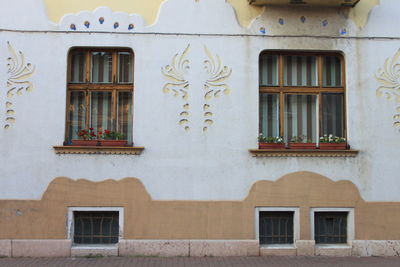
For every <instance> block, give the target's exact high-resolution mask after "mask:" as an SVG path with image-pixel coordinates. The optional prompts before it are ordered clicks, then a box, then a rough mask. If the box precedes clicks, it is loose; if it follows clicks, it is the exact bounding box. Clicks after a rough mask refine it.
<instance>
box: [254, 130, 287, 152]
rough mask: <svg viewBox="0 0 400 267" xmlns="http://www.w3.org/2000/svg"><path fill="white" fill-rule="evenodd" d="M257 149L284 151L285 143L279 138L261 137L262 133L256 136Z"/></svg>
mask: <svg viewBox="0 0 400 267" xmlns="http://www.w3.org/2000/svg"><path fill="white" fill-rule="evenodd" d="M258 148H259V149H284V148H285V143H284V142H283V138H282V137H281V136H277V137H273V136H263V134H262V133H260V135H259V136H258Z"/></svg>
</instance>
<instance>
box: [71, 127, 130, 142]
mask: <svg viewBox="0 0 400 267" xmlns="http://www.w3.org/2000/svg"><path fill="white" fill-rule="evenodd" d="M77 134H78V138H79V139H72V145H75V146H126V144H127V143H128V141H127V140H124V139H123V137H124V135H123V134H121V133H119V132H116V131H110V130H104V131H102V130H101V129H99V130H98V131H97V134H96V133H95V131H94V129H93V128H89V130H86V129H83V130H80V131H78V133H77Z"/></svg>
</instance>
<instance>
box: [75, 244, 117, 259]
mask: <svg viewBox="0 0 400 267" xmlns="http://www.w3.org/2000/svg"><path fill="white" fill-rule="evenodd" d="M100 255H101V256H118V246H117V245H115V246H113V247H101V246H99V247H72V248H71V257H85V256H100Z"/></svg>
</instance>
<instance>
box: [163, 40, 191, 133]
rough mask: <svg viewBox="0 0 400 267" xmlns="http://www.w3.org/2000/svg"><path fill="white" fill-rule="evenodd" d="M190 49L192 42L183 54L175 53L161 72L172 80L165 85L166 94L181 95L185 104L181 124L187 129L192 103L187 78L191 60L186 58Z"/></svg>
mask: <svg viewBox="0 0 400 267" xmlns="http://www.w3.org/2000/svg"><path fill="white" fill-rule="evenodd" d="M189 51H190V44H189V45H188V46H187V47H186V49H185V50H184V51H183V53H182V54H180V55H179V53H177V54H175V55H174V57H173V58H172V61H171V64H170V65H167V66H165V67H164V68H161V72H162V74H163V75H164V77H165V78H167V79H168V80H169V81H170V82H169V83H166V84H165V85H164V87H163V92H164V94H169V93H173V95H174V96H175V97H181V99H182V101H184V102H185V103H184V104H183V110H182V111H181V112H180V114H179V116H180V120H179V125H181V126H182V127H183V128H184V129H185V130H186V131H189V130H190V126H189V108H190V105H189V103H187V101H188V100H189V81H188V80H187V79H186V75H187V74H188V71H189V69H190V66H189V60H188V59H187V58H186V56H187V54H188V53H189Z"/></svg>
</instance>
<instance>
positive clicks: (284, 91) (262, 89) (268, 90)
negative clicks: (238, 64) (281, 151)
mask: <svg viewBox="0 0 400 267" xmlns="http://www.w3.org/2000/svg"><path fill="white" fill-rule="evenodd" d="M264 55H272V56H278V60H277V64H278V71H277V72H278V74H277V75H278V85H276V86H263V85H261V71H262V62H261V61H262V56H264ZM285 56H315V57H316V62H317V66H316V70H317V82H318V85H317V86H290V85H287V86H285V85H284V57H285ZM325 56H337V57H339V59H340V63H341V72H342V73H341V74H342V75H341V86H338V87H336V86H335V87H334V86H323V66H324V57H325ZM258 75H259V125H258V127H259V133H262V114H261V108H260V107H261V101H260V98H261V94H278V103H279V111H278V116H279V118H278V121H279V136H285V127H284V126H285V95H290V94H292V95H316V96H317V100H316V101H317V103H316V104H317V107H318V111H317V113H316V115H317V120H316V124H317V132H316V143H319V137H320V136H322V132H323V122H322V118H323V101H322V94H323V93H336V94H343V118H342V119H343V136H342V137H344V138H346V140H347V120H346V118H347V111H346V110H347V109H346V66H345V58H344V55H343V53H341V52H339V51H327V52H324V51H315V52H314V51H295V50H290V51H286V50H285V51H283V50H263V51H262V52H261V53H260V55H259V65H258ZM289 141H290V140H288V142H289Z"/></svg>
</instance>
